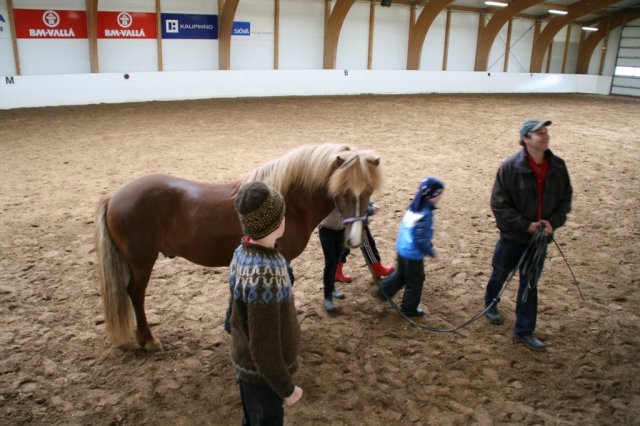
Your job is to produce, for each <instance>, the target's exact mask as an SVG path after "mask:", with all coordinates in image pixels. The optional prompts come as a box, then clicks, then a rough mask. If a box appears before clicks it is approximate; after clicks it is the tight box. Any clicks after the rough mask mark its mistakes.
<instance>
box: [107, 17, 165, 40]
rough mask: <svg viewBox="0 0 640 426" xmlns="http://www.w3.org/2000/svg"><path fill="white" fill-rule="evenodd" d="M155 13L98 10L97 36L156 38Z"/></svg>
mask: <svg viewBox="0 0 640 426" xmlns="http://www.w3.org/2000/svg"><path fill="white" fill-rule="evenodd" d="M156 34H157V31H156V14H155V13H142V12H98V38H154V39H155V38H156Z"/></svg>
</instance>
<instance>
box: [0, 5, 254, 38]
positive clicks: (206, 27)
mask: <svg viewBox="0 0 640 426" xmlns="http://www.w3.org/2000/svg"><path fill="white" fill-rule="evenodd" d="M14 14H15V21H16V37H17V38H23V39H25V38H26V39H78V38H88V30H87V13H86V11H84V10H39V9H15V10H14ZM1 18H2V15H0V19H1ZM97 18H98V38H101V39H155V38H156V37H157V28H156V14H155V13H143V12H106V11H105V12H101V11H99V12H98V17H97ZM161 22H162V38H163V39H204V40H217V39H218V15H203V14H179V13H163V14H162V15H161ZM2 24H3V22H2V20H0V31H3V30H4V26H3V25H2ZM231 34H232V35H234V36H245V37H246V36H250V35H251V23H250V22H234V23H233V28H232V32H231Z"/></svg>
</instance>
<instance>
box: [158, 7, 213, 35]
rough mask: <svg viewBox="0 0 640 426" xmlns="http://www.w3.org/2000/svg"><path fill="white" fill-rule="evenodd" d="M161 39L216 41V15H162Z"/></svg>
mask: <svg viewBox="0 0 640 426" xmlns="http://www.w3.org/2000/svg"><path fill="white" fill-rule="evenodd" d="M162 38H166V39H200V40H216V39H217V38H218V15H194V14H183V13H163V14H162Z"/></svg>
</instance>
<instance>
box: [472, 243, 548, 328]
mask: <svg viewBox="0 0 640 426" xmlns="http://www.w3.org/2000/svg"><path fill="white" fill-rule="evenodd" d="M526 249H527V244H520V243H515V242H513V241H508V240H505V239H503V238H500V239H499V240H498V243H497V244H496V249H495V252H494V253H493V261H492V262H491V267H492V268H493V272H492V273H491V278H489V282H488V283H487V290H486V293H485V296H484V305H485V306H489V304H491V302H492V301H493V299H494V298H496V297H497V296H498V293H499V292H500V289H501V288H502V284H504V282H505V280H506V279H507V277H508V276H509V273H511V271H512V270H513V269H514V268H515V267H516V266H517V265H518V261H519V260H520V257H522V254H523V253H524V252H525V250H526ZM546 250H547V249H546V246H545V248H544V255H543V256H541V260H540V264H539V265H538V266H537V267H536V268H534V270H535V271H536V272H537V273H535V272H534V274H533V275H531V276H524V275H523V273H522V266H523V264H524V262H523V264H521V265H520V271H519V272H520V273H519V275H520V285H519V287H518V298H517V300H516V324H515V326H514V328H513V334H515V335H518V336H525V335H527V334H533V332H534V331H535V329H536V319H537V316H538V279H539V278H540V275H541V274H542V268H543V267H544V258H545V256H546ZM527 286H528V287H529V288H527ZM525 291H526V297H525V299H526V300H525V301H523V300H522V298H523V294H524V293H525ZM499 300H500V299H498V301H499ZM496 305H497V301H496Z"/></svg>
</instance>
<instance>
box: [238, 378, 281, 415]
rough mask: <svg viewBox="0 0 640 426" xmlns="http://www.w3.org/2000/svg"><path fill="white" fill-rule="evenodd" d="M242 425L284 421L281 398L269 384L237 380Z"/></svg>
mask: <svg viewBox="0 0 640 426" xmlns="http://www.w3.org/2000/svg"><path fill="white" fill-rule="evenodd" d="M238 385H239V386H240V399H241V400H242V412H243V417H242V425H243V426H267V425H268V426H272V425H274V426H277V425H282V424H283V423H284V408H283V403H284V401H283V399H282V398H281V397H280V395H278V394H277V393H275V392H274V391H273V390H272V389H271V388H270V387H269V386H267V385H260V384H257V383H249V382H245V381H243V380H238Z"/></svg>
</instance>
